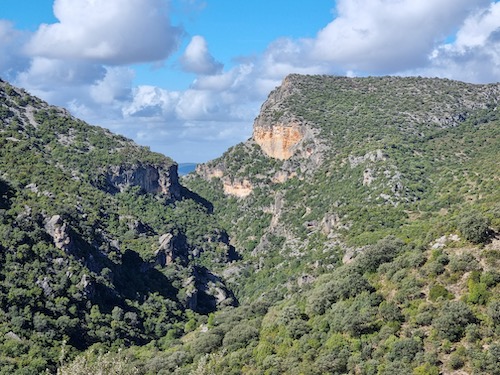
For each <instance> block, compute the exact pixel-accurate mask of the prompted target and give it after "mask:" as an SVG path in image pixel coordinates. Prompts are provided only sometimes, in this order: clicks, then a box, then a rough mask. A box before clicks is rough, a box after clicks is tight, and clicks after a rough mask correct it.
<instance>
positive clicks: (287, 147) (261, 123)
mask: <svg viewBox="0 0 500 375" xmlns="http://www.w3.org/2000/svg"><path fill="white" fill-rule="evenodd" d="M294 92H295V88H294V84H293V76H289V77H287V78H285V79H284V81H283V83H282V85H281V86H280V87H278V88H277V89H275V90H274V91H273V92H271V94H270V95H269V97H268V99H267V100H266V101H265V102H264V104H263V105H262V107H261V111H260V114H259V116H258V117H257V118H256V119H255V122H254V128H253V139H254V140H255V142H256V143H257V144H258V145H259V146H260V147H261V148H262V151H264V153H265V154H266V155H267V156H270V157H272V158H275V159H279V160H287V159H290V158H291V157H292V155H293V154H294V151H295V148H296V146H297V145H298V144H299V142H300V141H301V140H302V139H303V138H304V135H305V131H306V129H305V124H304V123H303V121H302V120H300V119H298V118H296V117H294V116H292V115H290V114H289V111H288V110H287V109H286V107H283V101H284V100H285V99H286V98H287V97H288V96H290V95H292V94H293V93H294Z"/></svg>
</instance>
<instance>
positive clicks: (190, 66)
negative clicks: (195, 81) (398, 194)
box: [180, 35, 224, 74]
mask: <svg viewBox="0 0 500 375" xmlns="http://www.w3.org/2000/svg"><path fill="white" fill-rule="evenodd" d="M180 61H181V65H182V68H183V69H184V70H185V71H186V72H190V73H196V74H216V73H218V72H220V71H221V70H222V68H223V67H224V66H223V65H222V64H221V63H220V62H218V61H216V60H215V58H214V57H213V56H212V55H211V54H210V52H209V51H208V46H207V42H206V40H205V38H203V37H202V36H200V35H195V36H193V37H192V38H191V42H190V43H189V44H188V46H187V47H186V51H185V52H184V54H183V55H182V56H181V59H180Z"/></svg>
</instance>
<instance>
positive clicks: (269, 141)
mask: <svg viewBox="0 0 500 375" xmlns="http://www.w3.org/2000/svg"><path fill="white" fill-rule="evenodd" d="M253 138H254V140H255V142H257V144H258V145H259V146H260V147H261V148H262V150H263V151H264V153H265V154H266V155H268V156H270V157H272V158H275V159H279V160H286V159H290V158H291V157H292V155H293V147H294V146H295V145H297V143H299V142H300V140H301V139H302V138H303V134H302V129H301V126H300V125H299V124H298V123H294V122H292V123H288V124H286V125H285V124H280V123H277V124H275V125H273V126H272V127H270V128H267V127H266V128H264V127H255V128H254V131H253Z"/></svg>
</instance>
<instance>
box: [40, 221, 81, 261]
mask: <svg viewBox="0 0 500 375" xmlns="http://www.w3.org/2000/svg"><path fill="white" fill-rule="evenodd" d="M45 230H46V231H47V233H48V234H49V235H50V236H51V237H52V240H53V241H54V246H55V247H57V248H58V249H61V250H64V251H65V252H66V253H70V252H72V251H73V250H74V246H73V241H72V240H71V236H70V234H69V228H68V225H67V224H66V223H65V222H64V221H63V220H62V218H61V216H60V215H54V216H52V217H51V218H50V219H49V221H47V223H46V224H45Z"/></svg>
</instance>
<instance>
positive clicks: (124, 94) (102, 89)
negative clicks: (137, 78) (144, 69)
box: [90, 67, 134, 105]
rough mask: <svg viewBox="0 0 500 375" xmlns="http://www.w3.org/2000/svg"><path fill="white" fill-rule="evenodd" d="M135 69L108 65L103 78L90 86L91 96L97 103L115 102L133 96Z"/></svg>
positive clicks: (107, 103)
mask: <svg viewBox="0 0 500 375" xmlns="http://www.w3.org/2000/svg"><path fill="white" fill-rule="evenodd" d="M133 78H134V71H133V70H132V69H130V68H125V67H108V68H106V75H105V76H104V78H103V79H101V80H98V81H97V82H96V83H95V84H94V85H92V86H91V87H90V96H91V97H92V99H93V100H94V101H95V102H96V103H100V104H106V105H109V104H114V103H118V104H119V103H120V102H122V101H126V100H128V99H129V98H130V97H131V91H132V90H131V88H130V87H131V86H132V80H133Z"/></svg>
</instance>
